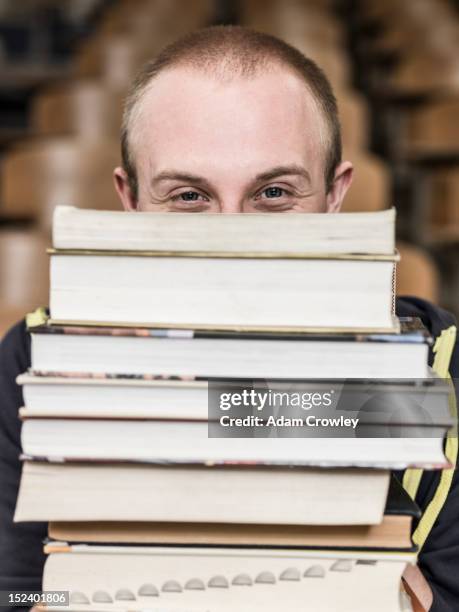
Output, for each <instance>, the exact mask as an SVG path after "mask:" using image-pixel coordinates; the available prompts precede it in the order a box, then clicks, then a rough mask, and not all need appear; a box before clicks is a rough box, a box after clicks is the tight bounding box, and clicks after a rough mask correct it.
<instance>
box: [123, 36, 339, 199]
mask: <svg viewBox="0 0 459 612" xmlns="http://www.w3.org/2000/svg"><path fill="white" fill-rule="evenodd" d="M273 63H274V64H275V63H277V64H281V65H283V66H285V67H286V68H288V69H290V70H291V71H293V72H294V73H295V74H297V75H298V76H299V77H300V78H301V79H302V80H303V81H304V82H305V84H306V86H307V87H308V89H309V90H310V92H311V94H312V96H313V98H314V100H315V102H316V104H317V106H318V108H319V111H320V112H321V114H322V116H323V119H324V121H325V124H326V129H327V138H326V145H325V146H326V151H325V186H326V191H327V192H328V191H329V190H330V188H331V186H332V185H333V178H334V174H335V170H336V167H337V166H338V164H339V163H340V161H341V155H342V146H341V129H340V124H339V118H338V108H337V103H336V98H335V96H334V94H333V90H332V87H331V85H330V83H329V81H328V79H327V77H326V76H325V74H324V72H323V71H322V70H321V69H320V68H319V66H317V64H315V63H314V62H313V61H312V60H311V59H309V58H307V57H305V56H304V55H303V54H302V53H301V52H300V51H298V49H295V48H294V47H292V46H291V45H288V44H287V43H286V42H284V41H282V40H280V39H279V38H276V37H275V36H271V35H269V34H264V33H261V32H256V31H254V30H250V29H249V28H244V27H241V26H213V27H209V28H203V29H201V30H196V31H194V32H192V33H190V34H188V35H186V36H184V37H182V38H180V39H178V40H177V41H175V42H173V43H172V44H170V45H168V46H167V47H165V48H164V49H163V50H162V51H161V52H160V53H159V55H158V56H157V57H156V58H154V59H153V60H151V61H149V62H148V63H147V64H145V65H144V66H143V68H142V69H141V70H140V72H139V73H138V74H137V76H136V78H135V79H134V81H133V83H132V85H131V88H130V91H129V93H128V95H127V97H126V100H125V105H124V112H123V122H122V127H121V158H122V164H123V168H124V170H125V172H126V174H127V178H128V181H129V186H130V188H131V191H132V193H133V196H134V197H135V198H137V195H138V183H137V172H136V167H135V160H134V156H133V152H132V143H131V133H132V127H133V125H132V124H133V121H134V119H135V116H136V109H138V106H139V103H140V101H141V100H142V98H143V95H144V93H145V92H146V90H147V89H148V88H149V86H150V84H151V82H152V80H153V79H154V78H155V77H157V76H158V75H159V74H160V73H161V72H163V71H165V70H167V69H170V68H173V67H177V66H190V67H192V68H194V69H198V70H202V72H204V73H205V74H215V75H216V76H218V77H225V76H226V77H228V76H241V77H246V78H250V77H251V76H254V75H255V74H257V73H259V72H260V71H262V70H263V69H266V68H268V67H269V66H272V65H273Z"/></svg>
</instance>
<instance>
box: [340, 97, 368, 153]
mask: <svg viewBox="0 0 459 612" xmlns="http://www.w3.org/2000/svg"><path fill="white" fill-rule="evenodd" d="M335 95H336V98H337V100H338V110H339V116H340V123H341V138H342V141H343V146H344V148H345V149H347V150H348V151H357V152H359V151H360V152H364V151H366V150H367V149H368V146H369V142H370V117H369V111H368V106H367V103H366V101H365V98H363V97H362V96H361V95H360V94H358V93H357V92H356V91H352V90H343V91H335Z"/></svg>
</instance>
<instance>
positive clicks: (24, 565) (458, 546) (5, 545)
mask: <svg viewBox="0 0 459 612" xmlns="http://www.w3.org/2000/svg"><path fill="white" fill-rule="evenodd" d="M397 314H398V315H400V316H418V317H420V318H421V319H422V321H423V323H424V325H425V326H426V327H427V328H428V329H429V330H430V331H431V333H432V334H433V336H437V335H438V334H439V333H440V331H441V330H442V329H445V328H446V327H449V326H450V325H452V324H454V319H453V317H452V316H451V315H450V314H449V313H447V312H445V311H444V310H441V309H440V308H436V307H434V306H432V305H431V304H429V303H427V302H425V301H424V300H420V299H416V298H401V299H398V300H397ZM431 357H432V356H431ZM29 367H30V336H29V335H28V333H27V331H26V328H25V323H24V321H22V322H20V323H18V324H17V325H15V326H14V327H13V328H12V329H11V330H10V331H9V332H8V334H7V335H6V336H5V337H4V339H3V341H2V342H1V344H0V590H10V591H11V590H16V591H23V590H40V589H41V579H42V573H43V564H44V561H45V556H44V554H43V550H42V549H43V544H42V542H43V540H44V538H46V536H47V525H46V524H44V523H16V524H14V523H13V513H14V507H15V503H16V496H17V492H18V486H19V479H20V473H21V465H20V462H19V459H18V457H19V454H20V452H21V445H20V430H21V425H20V421H19V419H18V416H17V413H18V408H19V407H20V406H22V403H23V402H22V392H21V389H20V387H18V386H17V385H16V383H15V379H16V376H17V375H18V374H21V373H22V372H25V371H26V370H27V368H29ZM450 372H451V376H452V377H453V378H455V379H456V381H457V379H459V346H458V344H456V347H455V351H454V354H453V359H452V361H451V366H450ZM458 479H459V477H458V472H457V471H456V473H455V476H454V480H453V485H452V488H451V491H450V493H449V496H448V499H447V501H446V503H445V505H444V507H443V509H442V510H441V512H440V515H439V517H438V520H437V522H436V524H435V525H434V527H433V529H432V531H431V533H430V535H429V537H428V539H427V541H426V543H425V545H424V547H423V549H422V552H421V554H420V556H419V565H420V567H421V569H422V571H423V573H424V575H425V576H426V578H427V580H428V581H429V583H430V585H431V587H432V590H433V592H434V604H433V606H432V608H431V612H453V611H457V610H459V580H458V576H459V483H458ZM438 481H439V473H438V472H425V473H424V475H423V478H422V481H421V486H420V488H419V492H418V495H417V498H416V501H417V502H418V504H419V506H420V507H421V509H424V508H425V507H426V506H427V504H428V503H429V501H430V500H431V499H432V496H433V495H434V493H435V490H436V487H437V484H438ZM15 610H18V608H15Z"/></svg>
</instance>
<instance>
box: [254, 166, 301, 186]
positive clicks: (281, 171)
mask: <svg viewBox="0 0 459 612" xmlns="http://www.w3.org/2000/svg"><path fill="white" fill-rule="evenodd" d="M280 176H301V177H302V178H304V179H306V180H307V181H308V182H309V183H310V182H311V176H310V174H309V172H308V171H307V170H305V169H304V168H302V167H301V166H296V165H292V166H276V167H274V168H271V169H270V170H267V171H266V172H262V173H261V174H257V176H256V179H255V180H256V181H257V182H261V181H271V180H272V179H275V178H279V177H280Z"/></svg>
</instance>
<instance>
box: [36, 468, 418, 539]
mask: <svg viewBox="0 0 459 612" xmlns="http://www.w3.org/2000/svg"><path fill="white" fill-rule="evenodd" d="M419 515H420V510H419V508H418V506H417V505H416V504H415V502H414V501H413V500H412V499H411V498H410V496H409V495H408V494H407V493H406V492H405V491H404V489H403V487H402V486H401V484H400V483H399V482H398V480H396V478H395V477H394V476H392V479H391V483H390V487H389V493H388V497H387V503H386V509H385V511H384V517H383V520H382V522H381V523H379V524H377V525H328V526H327V527H322V526H319V525H315V526H311V525H303V526H298V525H247V524H239V525H236V524H230V523H213V524H212V523H195V524H193V523H170V522H167V523H154V522H149V523H146V522H143V523H142V522H131V523H128V522H74V523H71V522H70V523H69V522H67V523H65V522H61V523H59V522H56V523H50V525H49V530H48V535H49V537H50V538H51V539H52V540H56V541H61V542H62V541H64V542H87V543H99V544H104V543H105V544H162V545H165V544H167V545H182V546H183V545H185V544H186V545H193V546H197V545H199V546H236V547H237V546H264V547H267V546H272V547H281V548H287V547H288V548H290V547H291V548H295V547H298V548H305V547H306V548H315V547H317V548H335V549H337V548H345V549H360V550H362V549H367V550H368V549H373V550H379V549H381V550H387V549H393V550H407V551H408V550H414V546H413V543H412V541H411V535H410V534H411V524H412V520H413V518H419Z"/></svg>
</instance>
